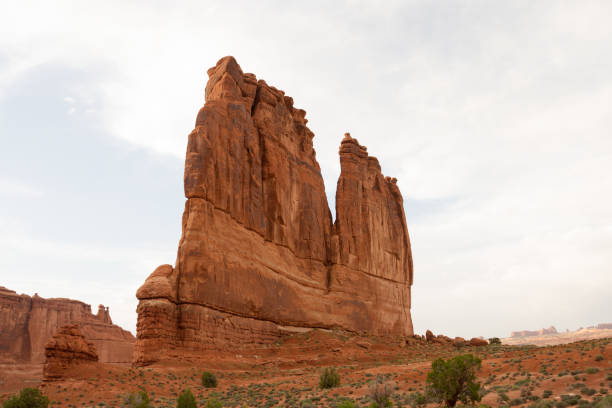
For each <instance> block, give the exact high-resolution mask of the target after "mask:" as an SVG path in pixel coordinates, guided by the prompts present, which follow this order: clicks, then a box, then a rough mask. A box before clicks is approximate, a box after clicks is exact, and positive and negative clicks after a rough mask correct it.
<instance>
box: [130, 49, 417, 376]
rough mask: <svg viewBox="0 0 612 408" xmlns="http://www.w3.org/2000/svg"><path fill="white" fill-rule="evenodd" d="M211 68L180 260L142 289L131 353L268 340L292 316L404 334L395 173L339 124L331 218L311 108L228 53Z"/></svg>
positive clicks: (402, 223)
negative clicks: (298, 103) (309, 116)
mask: <svg viewBox="0 0 612 408" xmlns="http://www.w3.org/2000/svg"><path fill="white" fill-rule="evenodd" d="M208 76H209V81H208V84H207V85H206V93H205V99H206V103H205V105H204V107H203V108H202V109H200V112H199V113H198V115H197V119H196V124H195V129H194V130H193V131H192V132H191V134H190V135H189V140H188V144H187V154H186V161H185V177H184V184H185V196H186V198H187V201H186V203H185V211H184V213H183V221H182V237H181V240H180V242H179V248H178V254H177V259H176V263H175V266H174V267H172V266H171V265H162V266H160V267H158V268H157V269H156V270H155V271H154V272H153V274H151V275H150V276H149V278H148V279H147V280H146V281H145V283H144V284H143V285H142V286H141V287H140V289H139V290H138V292H137V294H136V296H137V297H138V299H139V300H140V302H139V305H138V327H137V331H138V334H137V341H136V349H135V359H136V362H137V363H139V364H147V363H151V362H154V361H158V360H171V359H173V358H179V357H180V358H189V357H190V356H191V357H195V358H197V356H198V353H200V352H201V351H203V350H208V349H215V348H219V347H222V348H227V347H238V346H244V345H255V344H265V343H270V342H272V341H275V340H277V339H278V338H279V337H280V336H282V334H283V333H284V332H286V331H287V330H292V329H295V328H340V329H345V330H349V331H353V332H360V333H369V334H375V335H393V336H408V335H412V333H413V331H412V321H411V317H410V286H411V284H412V273H413V272H412V255H411V251H410V240H409V237H408V230H407V227H406V220H405V216H404V210H403V200H402V196H401V194H400V191H399V189H398V187H397V184H396V180H395V179H391V178H388V177H387V178H385V177H384V176H383V175H382V173H381V169H380V165H379V163H378V161H377V160H376V159H375V158H374V157H371V156H369V155H368V153H367V150H366V148H365V147H363V146H361V145H360V144H359V143H358V142H357V140H356V139H353V138H351V137H350V135H348V134H347V135H346V136H345V138H344V140H343V141H342V143H341V145H340V163H341V175H340V178H339V180H338V186H337V192H336V215H337V219H336V221H335V223H332V217H331V213H330V210H329V207H328V203H327V198H326V195H325V187H324V185H323V178H322V176H321V171H320V168H319V164H318V163H317V160H316V157H315V151H314V149H313V144H312V139H313V137H314V135H313V133H312V132H311V131H310V129H308V127H307V126H306V123H307V120H306V119H305V115H306V112H304V111H303V110H301V109H296V108H295V107H294V106H293V99H292V98H290V97H288V96H286V95H285V94H284V92H283V91H280V90H278V89H276V88H274V87H272V86H269V85H268V84H266V82H265V81H263V80H257V79H256V77H255V75H253V74H245V73H243V72H242V70H241V68H240V67H239V66H238V64H237V63H236V61H235V60H234V58H233V57H225V58H223V59H221V60H220V61H219V62H218V63H217V65H216V66H215V67H213V68H211V69H210V70H209V71H208Z"/></svg>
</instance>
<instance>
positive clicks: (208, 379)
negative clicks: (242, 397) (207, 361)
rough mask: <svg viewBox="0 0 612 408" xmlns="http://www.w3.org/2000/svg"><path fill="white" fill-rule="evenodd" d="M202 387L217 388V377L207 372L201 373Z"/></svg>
mask: <svg viewBox="0 0 612 408" xmlns="http://www.w3.org/2000/svg"><path fill="white" fill-rule="evenodd" d="M202 385H203V386H204V387H206V388H216V387H217V376H216V375H214V374H213V373H210V372H208V371H204V372H203V373H202Z"/></svg>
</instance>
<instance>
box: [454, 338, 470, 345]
mask: <svg viewBox="0 0 612 408" xmlns="http://www.w3.org/2000/svg"><path fill="white" fill-rule="evenodd" d="M453 345H454V346H455V347H463V346H465V345H467V342H466V341H465V339H464V338H463V337H455V338H454V339H453Z"/></svg>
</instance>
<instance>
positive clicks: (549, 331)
mask: <svg viewBox="0 0 612 408" xmlns="http://www.w3.org/2000/svg"><path fill="white" fill-rule="evenodd" d="M557 333H558V332H557V329H556V328H555V326H550V327H549V328H548V329H540V330H522V331H513V332H512V333H510V337H530V336H544V335H547V334H557Z"/></svg>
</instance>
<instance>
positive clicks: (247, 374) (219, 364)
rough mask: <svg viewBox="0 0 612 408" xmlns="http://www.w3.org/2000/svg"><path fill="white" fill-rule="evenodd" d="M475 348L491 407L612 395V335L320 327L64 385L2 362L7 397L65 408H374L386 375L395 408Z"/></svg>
mask: <svg viewBox="0 0 612 408" xmlns="http://www.w3.org/2000/svg"><path fill="white" fill-rule="evenodd" d="M468 352H470V353H473V354H476V355H478V356H479V357H480V358H481V359H482V360H483V364H482V369H481V370H480V371H479V372H478V377H479V380H480V381H481V382H482V383H483V386H484V387H485V389H486V395H485V396H484V397H483V400H482V402H483V403H485V404H487V405H489V406H499V405H512V406H528V405H529V404H531V403H533V401H534V400H536V399H537V398H542V397H543V396H546V397H547V399H550V400H553V401H560V400H561V399H571V397H570V396H571V395H579V396H580V399H582V400H592V399H593V398H601V397H603V396H605V395H607V393H608V392H610V393H612V390H610V388H612V338H606V339H598V340H589V341H583V342H577V343H571V344H566V345H557V346H545V347H535V346H507V345H492V346H483V347H464V348H462V349H457V348H455V347H453V346H450V345H439V344H426V343H422V342H419V341H414V342H410V343H408V344H405V343H402V342H400V341H397V342H390V341H388V340H384V341H383V340H381V339H377V338H374V337H368V338H364V337H356V336H350V335H347V334H346V333H327V332H322V331H313V332H309V333H302V334H295V335H293V336H291V337H289V338H287V339H286V340H285V341H284V342H282V343H279V344H275V345H271V346H270V347H267V348H263V349H250V350H246V349H244V350H239V351H234V352H231V353H230V352H225V353H223V352H215V353H211V354H210V355H206V356H203V359H202V361H201V362H200V363H198V364H193V363H185V364H183V365H180V366H177V365H174V366H167V365H154V366H149V367H142V368H133V367H120V366H113V365H105V364H98V365H90V366H80V367H77V368H75V369H74V370H72V371H71V372H69V373H67V376H68V377H69V378H67V379H65V380H61V381H56V382H42V383H40V373H41V371H40V368H39V367H29V368H28V367H21V368H20V369H16V368H13V369H12V371H6V372H5V369H6V367H5V368H2V367H0V370H1V371H0V372H1V374H0V381H2V384H0V400H4V399H6V398H7V397H8V395H9V394H10V393H11V392H14V391H16V390H18V389H20V388H21V387H23V386H36V385H38V384H40V389H41V390H42V391H43V393H44V394H46V395H47V396H48V397H49V398H50V399H51V400H52V405H51V406H59V407H105V406H110V407H119V406H122V403H123V400H124V398H125V396H126V395H127V394H128V393H130V392H136V391H138V390H139V389H145V390H146V391H147V392H148V394H149V396H150V398H151V401H152V405H153V406H155V407H175V406H176V398H177V396H178V394H179V393H180V392H181V391H182V390H183V389H184V388H187V387H189V388H190V389H191V390H192V391H193V393H194V394H195V395H196V398H197V400H198V402H199V403H200V404H201V406H204V405H205V403H206V401H207V399H209V398H217V399H219V400H220V401H222V402H223V404H224V406H226V407H243V406H246V407H274V406H278V407H280V406H282V407H287V406H289V407H291V406H294V407H300V406H303V407H306V406H313V407H334V406H336V404H337V402H338V401H339V400H340V399H342V398H350V399H352V400H354V401H356V402H357V403H358V404H359V406H367V405H368V404H369V402H370V399H369V397H368V394H369V388H370V384H371V383H372V382H373V381H374V380H375V379H376V378H377V376H382V377H384V378H385V380H386V381H390V382H392V383H393V387H394V395H393V400H394V405H395V406H410V397H411V395H412V394H413V393H414V392H416V391H420V392H423V391H424V387H425V379H426V376H427V372H428V371H429V370H430V368H431V362H432V361H433V360H434V359H435V358H438V357H450V356H452V355H455V354H462V353H468ZM327 366H334V367H336V369H337V370H338V372H339V374H340V377H341V384H340V386H339V387H337V388H332V389H329V390H321V389H319V387H318V381H319V376H320V373H321V370H322V368H323V367H327ZM203 371H211V372H213V373H215V375H216V376H217V378H218V380H219V384H218V387H217V388H214V389H206V388H204V387H202V385H201V373H202V372H203ZM20 381H21V382H20ZM37 381H38V382H37ZM545 391H546V393H545ZM549 393H550V395H548V394H549ZM309 404H310V405H309ZM430 405H431V406H435V405H433V404H430Z"/></svg>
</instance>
